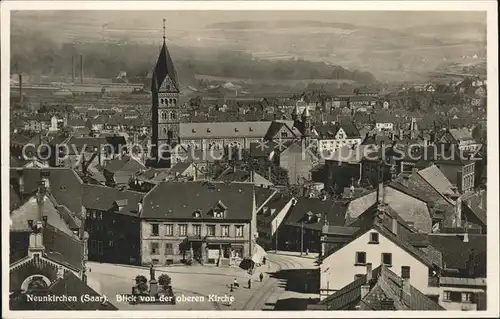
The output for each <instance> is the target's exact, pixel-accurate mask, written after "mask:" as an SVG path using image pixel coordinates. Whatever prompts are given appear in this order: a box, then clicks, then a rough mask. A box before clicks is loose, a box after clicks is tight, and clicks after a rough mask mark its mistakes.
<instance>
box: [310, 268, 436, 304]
mask: <svg viewBox="0 0 500 319" xmlns="http://www.w3.org/2000/svg"><path fill="white" fill-rule="evenodd" d="M402 267H403V269H402V270H401V276H398V275H396V274H395V273H394V272H393V271H392V270H391V269H390V268H389V267H387V266H386V265H384V264H382V265H380V266H378V267H377V268H376V269H373V270H372V264H370V263H368V264H367V265H366V273H365V274H363V273H360V274H357V275H356V276H355V277H354V279H353V281H352V282H351V283H349V284H348V285H346V286H344V287H342V288H341V289H340V290H339V291H337V292H335V293H334V294H333V295H331V296H329V297H328V298H326V299H324V300H322V301H320V302H319V303H317V304H312V305H310V306H308V310H361V311H363V310H364V311H374V310H375V311H376V310H381V311H393V310H406V311H408V310H422V311H436V310H445V309H444V308H443V307H442V306H440V305H439V304H438V303H436V302H435V301H434V300H432V299H430V298H429V297H428V296H426V295H425V294H424V293H423V292H422V291H420V290H418V289H417V288H415V287H414V286H412V285H411V284H410V276H411V273H410V271H411V269H410V268H409V267H407V268H404V267H406V266H402Z"/></svg>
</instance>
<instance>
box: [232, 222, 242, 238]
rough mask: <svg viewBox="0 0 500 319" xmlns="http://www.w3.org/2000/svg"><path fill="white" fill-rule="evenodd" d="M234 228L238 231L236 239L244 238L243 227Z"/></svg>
mask: <svg viewBox="0 0 500 319" xmlns="http://www.w3.org/2000/svg"><path fill="white" fill-rule="evenodd" d="M234 228H235V229H236V237H243V226H242V225H238V226H234Z"/></svg>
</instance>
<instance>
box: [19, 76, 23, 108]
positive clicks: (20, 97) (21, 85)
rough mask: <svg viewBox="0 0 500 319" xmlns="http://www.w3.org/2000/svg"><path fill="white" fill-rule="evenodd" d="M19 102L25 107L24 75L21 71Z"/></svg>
mask: <svg viewBox="0 0 500 319" xmlns="http://www.w3.org/2000/svg"><path fill="white" fill-rule="evenodd" d="M19 103H20V104H21V108H23V75H22V74H21V73H19Z"/></svg>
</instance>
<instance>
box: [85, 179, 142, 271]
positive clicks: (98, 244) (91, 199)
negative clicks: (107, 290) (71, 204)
mask: <svg viewBox="0 0 500 319" xmlns="http://www.w3.org/2000/svg"><path fill="white" fill-rule="evenodd" d="M144 195H145V194H144V193H138V192H133V191H128V190H127V191H120V190H118V189H115V188H112V187H106V186H100V185H90V184H86V185H84V186H83V197H82V202H83V206H84V207H85V210H86V214H85V230H86V231H87V232H88V234H89V238H88V241H89V247H88V258H89V260H91V261H96V262H106V263H117V264H132V265H138V264H140V240H141V236H140V230H141V228H140V226H141V221H140V219H139V217H140V213H141V209H142V205H143V204H142V199H143V197H144Z"/></svg>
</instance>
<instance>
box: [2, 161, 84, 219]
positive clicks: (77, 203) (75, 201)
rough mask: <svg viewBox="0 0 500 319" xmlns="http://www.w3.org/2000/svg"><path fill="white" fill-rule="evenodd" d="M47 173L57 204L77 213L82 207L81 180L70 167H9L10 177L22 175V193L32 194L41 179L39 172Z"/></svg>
mask: <svg viewBox="0 0 500 319" xmlns="http://www.w3.org/2000/svg"><path fill="white" fill-rule="evenodd" d="M42 172H43V173H48V174H49V176H48V180H49V189H50V193H51V195H52V196H54V198H55V199H56V201H57V204H59V205H64V206H66V207H67V208H68V209H69V210H70V211H72V212H74V213H79V212H80V211H81V207H82V185H83V181H82V180H81V179H80V177H79V176H78V174H76V172H75V171H74V170H72V169H70V168H55V167H44V168H24V169H11V170H10V176H11V179H12V178H15V177H19V176H21V175H22V176H23V179H24V194H34V193H35V192H36V191H37V189H38V186H39V184H38V183H39V182H40V181H41V175H40V174H41V173H42Z"/></svg>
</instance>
